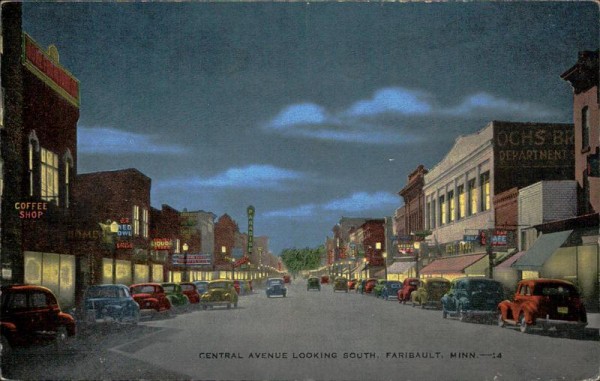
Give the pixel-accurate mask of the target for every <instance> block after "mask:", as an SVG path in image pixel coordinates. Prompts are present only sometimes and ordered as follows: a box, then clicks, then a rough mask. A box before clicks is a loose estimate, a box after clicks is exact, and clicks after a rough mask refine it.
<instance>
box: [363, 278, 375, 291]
mask: <svg viewBox="0 0 600 381" xmlns="http://www.w3.org/2000/svg"><path fill="white" fill-rule="evenodd" d="M375 286H377V278H369V279H367V283H365V290H364V291H365V293H366V294H370V293H372V292H373V288H375Z"/></svg>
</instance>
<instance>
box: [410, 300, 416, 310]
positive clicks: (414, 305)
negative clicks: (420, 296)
mask: <svg viewBox="0 0 600 381" xmlns="http://www.w3.org/2000/svg"><path fill="white" fill-rule="evenodd" d="M411 304H412V306H413V308H415V307H416V306H417V303H415V301H414V300H411Z"/></svg>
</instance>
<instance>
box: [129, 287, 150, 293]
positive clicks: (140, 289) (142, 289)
mask: <svg viewBox="0 0 600 381" xmlns="http://www.w3.org/2000/svg"><path fill="white" fill-rule="evenodd" d="M131 293H132V294H152V293H154V286H135V287H132V288H131Z"/></svg>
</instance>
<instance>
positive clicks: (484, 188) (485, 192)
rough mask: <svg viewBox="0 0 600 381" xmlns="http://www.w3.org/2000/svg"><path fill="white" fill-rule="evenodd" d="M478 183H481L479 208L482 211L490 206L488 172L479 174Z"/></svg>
mask: <svg viewBox="0 0 600 381" xmlns="http://www.w3.org/2000/svg"><path fill="white" fill-rule="evenodd" d="M479 183H480V184H481V188H480V192H481V200H480V201H481V203H480V210H481V211H482V212H483V211H486V210H490V208H491V197H490V173H489V172H485V173H483V174H481V176H480V181H479Z"/></svg>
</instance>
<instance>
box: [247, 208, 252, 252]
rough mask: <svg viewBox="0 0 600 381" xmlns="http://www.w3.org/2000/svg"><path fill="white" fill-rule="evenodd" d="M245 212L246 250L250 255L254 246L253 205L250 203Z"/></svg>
mask: <svg viewBox="0 0 600 381" xmlns="http://www.w3.org/2000/svg"><path fill="white" fill-rule="evenodd" d="M246 212H247V213H248V245H247V248H246V251H247V252H248V255H252V249H253V248H254V207H253V206H252V205H250V206H249V207H248V209H247V210H246Z"/></svg>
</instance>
